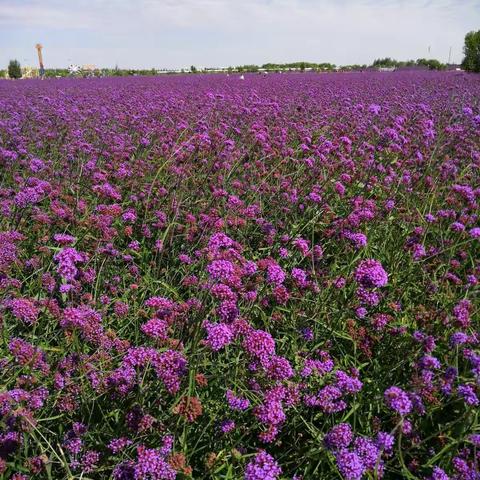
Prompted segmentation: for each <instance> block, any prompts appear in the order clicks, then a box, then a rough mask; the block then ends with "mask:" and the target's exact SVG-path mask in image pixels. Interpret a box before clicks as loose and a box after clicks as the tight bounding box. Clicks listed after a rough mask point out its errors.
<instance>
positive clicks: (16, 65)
mask: <svg viewBox="0 0 480 480" xmlns="http://www.w3.org/2000/svg"><path fill="white" fill-rule="evenodd" d="M8 76H9V77H10V78H22V69H21V67H20V62H19V61H18V60H10V63H9V64H8Z"/></svg>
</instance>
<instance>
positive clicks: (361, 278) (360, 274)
mask: <svg viewBox="0 0 480 480" xmlns="http://www.w3.org/2000/svg"><path fill="white" fill-rule="evenodd" d="M355 280H356V281H357V282H358V283H359V284H360V285H362V286H363V287H365V288H375V287H376V288H378V287H384V286H385V285H387V283H388V274H387V272H386V271H385V270H384V269H383V267H382V264H381V263H380V262H378V261H377V260H373V259H368V260H362V261H361V262H360V265H359V266H358V267H357V269H356V270H355Z"/></svg>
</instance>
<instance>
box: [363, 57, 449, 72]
mask: <svg viewBox="0 0 480 480" xmlns="http://www.w3.org/2000/svg"><path fill="white" fill-rule="evenodd" d="M372 67H376V68H382V67H384V68H408V67H426V68H428V69H430V70H445V69H446V68H447V65H446V64H445V63H441V62H439V61H438V60H435V59H433V58H432V59H427V58H419V59H417V60H405V61H399V60H395V59H393V58H390V57H386V58H377V59H376V60H375V61H374V62H373V64H372Z"/></svg>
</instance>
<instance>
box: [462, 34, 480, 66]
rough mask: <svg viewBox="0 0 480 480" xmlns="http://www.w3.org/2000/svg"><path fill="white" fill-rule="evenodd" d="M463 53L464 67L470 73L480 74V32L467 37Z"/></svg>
mask: <svg viewBox="0 0 480 480" xmlns="http://www.w3.org/2000/svg"><path fill="white" fill-rule="evenodd" d="M463 53H464V54H465V58H464V59H463V62H462V67H463V68H464V69H465V70H467V71H468V72H480V30H478V31H477V32H468V33H467V34H466V35H465V46H464V47H463Z"/></svg>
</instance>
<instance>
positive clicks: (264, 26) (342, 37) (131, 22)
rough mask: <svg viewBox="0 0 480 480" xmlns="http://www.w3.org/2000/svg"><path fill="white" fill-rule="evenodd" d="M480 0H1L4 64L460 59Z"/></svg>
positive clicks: (479, 21)
mask: <svg viewBox="0 0 480 480" xmlns="http://www.w3.org/2000/svg"><path fill="white" fill-rule="evenodd" d="M479 28H480V0H0V68H5V67H6V65H7V64H8V61H9V60H10V59H12V58H16V59H18V60H19V61H20V63H21V64H22V65H36V63H37V57H36V50H35V48H34V46H35V44H36V43H38V42H40V43H42V44H43V46H44V50H43V56H44V63H45V67H46V68H49V67H51V68H54V67H57V68H58V67H66V66H68V65H69V64H71V63H74V64H78V65H84V64H94V65H96V66H98V67H114V66H115V65H118V66H119V67H120V68H152V67H155V68H182V67H189V66H190V65H195V66H197V67H220V66H235V65H243V64H263V63H267V62H273V63H283V62H293V61H311V62H331V63H335V64H337V65H346V64H354V63H356V64H370V63H371V62H372V61H373V60H374V59H375V58H380V57H386V56H389V57H392V58H396V59H398V60H406V59H416V58H436V59H438V60H440V61H442V62H446V61H448V59H449V55H450V49H451V60H452V61H453V62H458V63H459V62H460V61H461V60H462V58H463V53H462V47H463V40H464V37H465V34H466V33H467V32H468V31H470V30H478V29H479Z"/></svg>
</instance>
